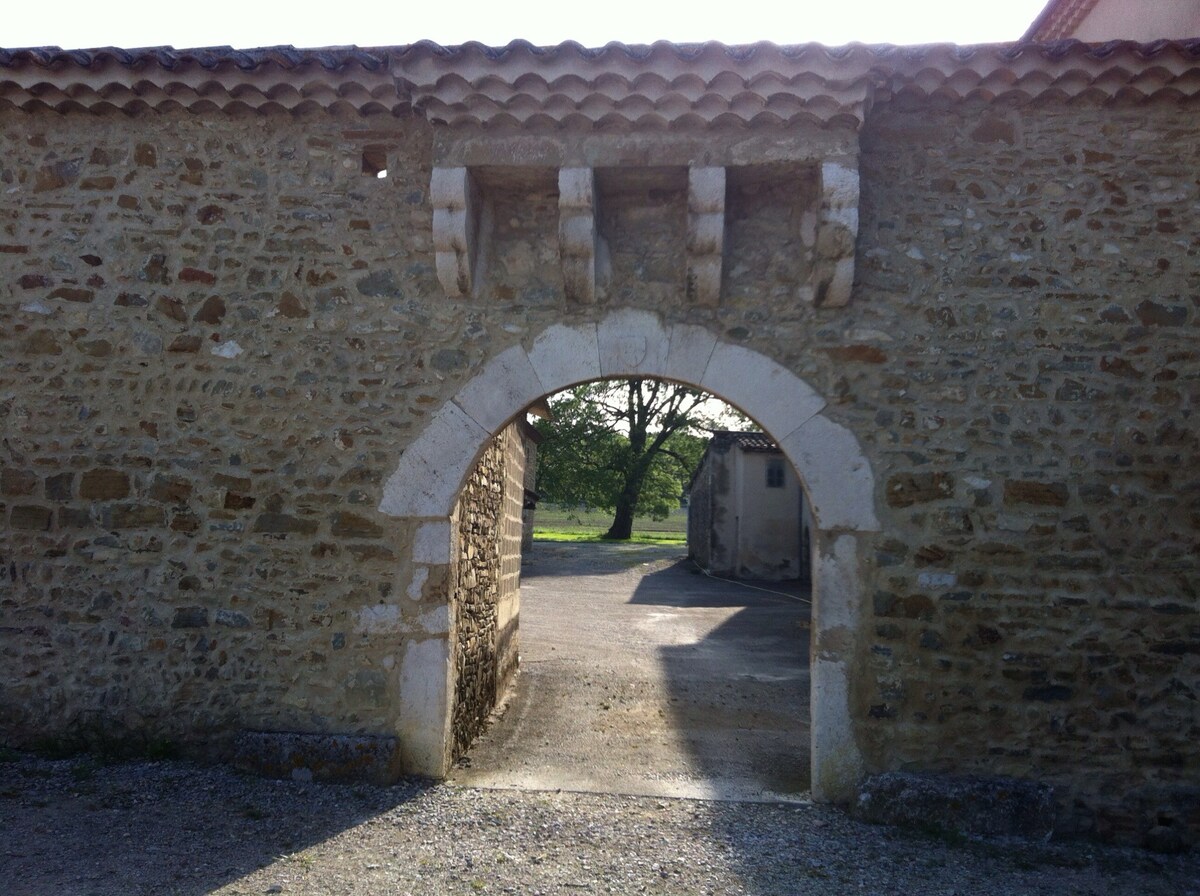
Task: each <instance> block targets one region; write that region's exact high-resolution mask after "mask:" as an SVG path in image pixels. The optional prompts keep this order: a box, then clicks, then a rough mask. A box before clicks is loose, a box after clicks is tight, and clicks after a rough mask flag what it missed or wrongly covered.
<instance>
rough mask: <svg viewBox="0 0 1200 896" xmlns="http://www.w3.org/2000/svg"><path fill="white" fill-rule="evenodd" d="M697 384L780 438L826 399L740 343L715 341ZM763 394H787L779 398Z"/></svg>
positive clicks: (774, 363)
mask: <svg viewBox="0 0 1200 896" xmlns="http://www.w3.org/2000/svg"><path fill="white" fill-rule="evenodd" d="M700 387H701V388H702V389H705V390H706V391H709V392H711V393H713V394H714V395H716V396H718V397H719V398H723V399H724V400H725V401H728V402H729V403H730V404H732V405H734V406H735V407H737V408H740V409H741V410H743V411H747V412H750V413H753V414H754V418H755V420H756V422H758V423H759V424H760V425H761V426H762V427H763V429H765V430H766V431H767V432H768V433H770V434H771V435H772V436H773V437H774V438H775V440H776V441H781V440H782V439H784V438H786V437H787V436H788V435H790V434H792V433H794V432H795V431H796V430H797V429H799V428H800V427H801V426H803V425H804V423H805V422H806V421H807V420H808V419H809V418H810V417H812V416H813V415H814V414H817V413H819V412H820V411H821V409H822V408H824V407H825V399H824V398H822V397H821V396H820V395H818V394H817V393H816V392H815V391H814V390H813V388H812V387H811V386H809V385H808V383H806V382H804V381H803V380H802V379H800V378H799V377H798V376H796V375H795V374H794V373H792V372H791V371H789V370H787V369H786V368H784V367H782V366H781V365H779V364H777V363H776V362H775V361H772V360H771V359H770V358H767V357H765V356H763V355H760V354H758V353H757V352H755V351H752V350H750V349H748V348H745V347H743V346H740V345H730V344H729V343H727V342H718V343H717V345H716V346H715V348H714V349H713V353H712V355H711V357H710V358H709V360H708V366H707V367H706V368H705V371H704V380H703V382H701V383H700ZM766 396H772V397H774V396H781V397H782V396H786V398H785V399H784V400H782V401H780V400H775V399H774V398H772V400H764V399H765V398H766Z"/></svg>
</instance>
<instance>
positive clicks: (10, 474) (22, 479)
mask: <svg viewBox="0 0 1200 896" xmlns="http://www.w3.org/2000/svg"><path fill="white" fill-rule="evenodd" d="M37 486H38V477H37V474H36V473H34V472H32V471H30V470H16V469H13V468H12V467H5V468H4V469H3V470H0V494H3V495H12V496H19V495H32V494H33V493H34V491H35V490H36V489H37Z"/></svg>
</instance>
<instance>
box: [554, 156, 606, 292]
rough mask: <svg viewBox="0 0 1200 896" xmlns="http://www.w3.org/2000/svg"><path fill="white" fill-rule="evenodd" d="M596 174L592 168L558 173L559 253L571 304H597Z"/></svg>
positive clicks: (561, 170) (573, 169)
mask: <svg viewBox="0 0 1200 896" xmlns="http://www.w3.org/2000/svg"><path fill="white" fill-rule="evenodd" d="M596 244H597V239H596V174H595V171H594V170H593V169H591V168H560V169H559V171H558V250H559V258H560V259H561V262H562V274H563V288H564V291H565V292H566V296H567V301H568V302H575V303H578V304H584V305H590V304H592V303H593V302H595V301H596Z"/></svg>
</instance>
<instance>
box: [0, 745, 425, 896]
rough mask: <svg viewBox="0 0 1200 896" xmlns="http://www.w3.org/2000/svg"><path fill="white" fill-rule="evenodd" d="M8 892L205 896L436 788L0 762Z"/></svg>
mask: <svg viewBox="0 0 1200 896" xmlns="http://www.w3.org/2000/svg"><path fill="white" fill-rule="evenodd" d="M0 769H2V770H3V780H4V784H3V786H0V874H2V875H3V881H2V883H0V891H2V892H4V893H5V894H6V896H46V894H50V893H54V894H99V893H103V894H115V893H120V894H142V893H146V894H149V893H154V894H158V893H171V894H177V896H202V894H207V893H211V892H213V891H214V890H218V889H220V888H221V887H223V886H225V885H227V884H231V883H233V882H236V881H239V880H241V879H242V878H244V877H246V876H247V875H250V874H253V873H255V872H258V871H261V870H262V869H264V868H268V867H269V866H272V865H277V866H279V868H280V872H279V873H280V875H281V876H284V877H286V876H287V874H288V872H289V870H295V871H296V872H302V871H303V870H304V866H305V865H306V864H307V863H308V861H309V860H308V859H307V858H306V856H307V855H308V853H307V851H308V850H309V849H310V848H311V847H313V846H315V845H317V844H320V843H323V842H325V841H327V840H329V839H330V838H331V837H334V836H336V835H338V834H339V833H341V832H343V831H346V830H348V829H350V828H353V827H356V826H358V825H361V824H364V823H366V822H368V821H369V820H371V819H374V818H377V817H379V816H380V815H382V814H384V813H387V812H389V811H391V810H395V809H397V808H398V807H401V806H403V805H405V804H406V803H408V802H409V801H411V800H414V799H416V798H418V797H420V796H421V795H422V794H423V793H425V792H426V791H427V790H428V789H429V787H430V786H431V785H428V784H424V783H420V782H404V783H402V784H401V785H398V786H395V787H388V788H378V787H371V786H346V785H329V784H326V785H321V784H303V783H298V782H293V781H272V780H267V779H263V778H255V777H248V776H244V775H240V774H238V773H236V772H233V771H231V770H229V769H223V768H201V767H198V766H195V765H193V764H191V763H186V762H157V763H133V762H120V763H114V764H111V765H107V764H102V763H98V762H97V761H96V760H94V759H91V758H87V757H80V758H75V759H69V760H59V761H56V762H48V761H43V760H35V759H32V758H25V759H23V760H21V761H17V762H9V763H3V764H0Z"/></svg>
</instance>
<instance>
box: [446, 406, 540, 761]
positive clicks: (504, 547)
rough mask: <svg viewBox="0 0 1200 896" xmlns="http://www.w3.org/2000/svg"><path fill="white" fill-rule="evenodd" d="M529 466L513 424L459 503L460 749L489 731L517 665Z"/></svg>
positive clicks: (454, 598)
mask: <svg viewBox="0 0 1200 896" xmlns="http://www.w3.org/2000/svg"><path fill="white" fill-rule="evenodd" d="M524 472H525V452H524V443H523V441H522V438H521V433H520V428H519V424H513V425H511V426H507V427H505V429H504V431H503V432H502V433H501V434H500V435H498V436H497V437H496V438H495V439H493V440H492V441H491V442H490V443H489V444H488V446H487V448H486V449H484V452H483V455H482V456H481V457H480V458H479V461H478V462H477V463H476V465H475V468H474V470H472V472H471V475H470V477H469V478H468V479H467V482H466V484H465V485H464V486H463V490H462V494H461V496H460V497H459V499H458V505H457V506H456V507H455V510H454V519H455V520H456V521H457V531H456V534H457V538H456V545H457V563H456V565H455V572H454V576H455V587H454V590H453V592H452V594H451V606H452V607H453V609H454V638H455V641H456V644H457V649H456V650H455V653H454V657H455V685H454V687H455V691H454V718H453V721H452V725H453V728H454V755H455V756H459V755H461V754H463V753H465V752H466V750H467V748H468V747H469V746H470V745H471V742H472V741H473V740H474V739H475V737H476V736H477V735H478V734H479V733H480V732H481V731H482V730H483V728H484V725H485V724H486V722H487V718H488V715H489V714H490V713H491V711H492V709H494V708H495V706H496V701H497V699H498V698H499V697H500V696H501V695H502V694H503V693H504V689H505V687H506V686H507V685H508V683H509V681H510V680H511V678H512V676H513V674H514V673H515V672H516V669H517V659H518V657H517V612H518V610H519V609H520V602H519V596H520V588H521V499H522V496H523V492H524V486H523V482H524Z"/></svg>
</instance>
